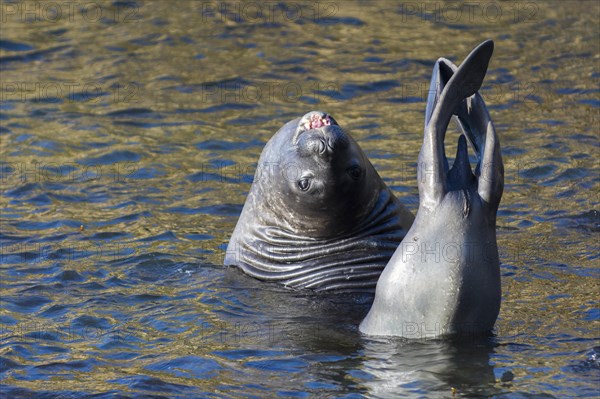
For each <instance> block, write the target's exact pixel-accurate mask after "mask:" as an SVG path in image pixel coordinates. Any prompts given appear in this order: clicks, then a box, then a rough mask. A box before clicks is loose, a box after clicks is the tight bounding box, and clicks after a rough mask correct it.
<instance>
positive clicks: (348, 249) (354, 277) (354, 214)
mask: <svg viewBox="0 0 600 399" xmlns="http://www.w3.org/2000/svg"><path fill="white" fill-rule="evenodd" d="M413 220H414V216H413V215H412V213H410V211H408V210H407V209H406V208H405V207H404V206H403V205H402V204H401V203H400V202H399V201H398V199H396V198H395V197H394V195H393V194H392V192H391V191H390V189H389V188H388V187H387V186H386V185H385V183H384V182H383V181H382V180H381V178H380V177H379V175H378V173H377V172H376V171H375V169H374V168H373V165H371V162H370V161H369V160H368V159H367V157H366V155H365V154H364V153H363V152H362V150H361V148H360V147H359V146H358V144H357V143H356V142H355V141H354V139H353V138H352V137H351V136H350V135H349V134H348V133H346V132H345V131H344V130H343V129H342V128H341V127H340V126H339V125H338V124H337V122H336V121H335V120H334V119H333V118H332V117H331V116H330V115H328V114H326V113H324V112H321V111H313V112H309V113H308V114H306V115H304V116H303V117H302V118H298V119H294V120H292V121H290V122H288V123H287V124H286V125H284V126H283V127H282V128H281V129H280V130H279V131H278V132H277V133H276V134H275V135H274V136H273V137H272V138H271V139H270V140H269V142H268V143H267V144H266V146H265V148H264V149H263V152H262V154H261V156H260V159H259V162H258V167H257V170H256V173H255V176H254V181H253V183H252V187H251V188H250V192H249V193H248V197H247V199H246V202H245V204H244V208H243V210H242V213H241V215H240V217H239V220H238V222H237V225H236V227H235V229H234V231H233V234H232V236H231V239H230V241H229V245H228V247H227V252H226V255H225V259H224V263H225V265H232V266H237V267H239V268H240V269H241V270H242V271H243V272H244V273H246V274H248V275H250V276H252V277H255V278H257V279H261V280H266V281H276V282H280V283H282V284H284V285H285V286H287V287H290V288H295V289H311V290H315V291H337V292H339V291H348V292H360V291H370V292H373V291H374V289H375V285H376V284H377V279H378V277H379V275H380V274H381V272H382V270H383V268H384V267H385V265H386V263H387V261H388V260H389V258H390V257H391V256H392V254H393V253H394V250H395V249H396V247H397V246H398V244H399V243H400V241H401V240H402V239H403V238H404V236H405V235H406V232H407V231H408V229H409V228H410V226H411V224H412V222H413Z"/></svg>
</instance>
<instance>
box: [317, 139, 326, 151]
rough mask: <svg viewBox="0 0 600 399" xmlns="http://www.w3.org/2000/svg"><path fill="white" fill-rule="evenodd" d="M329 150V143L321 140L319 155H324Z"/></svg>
mask: <svg viewBox="0 0 600 399" xmlns="http://www.w3.org/2000/svg"><path fill="white" fill-rule="evenodd" d="M326 150H327V143H325V140H323V139H321V140H319V154H323V153H324V152H325V151H326Z"/></svg>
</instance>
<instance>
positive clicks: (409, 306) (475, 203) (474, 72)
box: [359, 41, 504, 338]
mask: <svg viewBox="0 0 600 399" xmlns="http://www.w3.org/2000/svg"><path fill="white" fill-rule="evenodd" d="M492 52H493V42H492V41H486V42H483V43H482V44H480V45H479V46H478V47H476V48H475V49H474V50H473V51H472V52H471V54H469V56H468V57H467V58H466V59H465V60H464V62H463V63H462V64H461V66H460V67H459V68H456V66H455V65H454V64H453V63H452V62H450V61H448V60H446V59H443V58H442V59H439V60H438V61H437V62H436V64H435V66H434V71H433V75H432V79H431V87H430V96H429V98H428V103H427V109H426V112H425V132H424V140H423V145H422V148H421V152H420V154H419V165H418V172H417V177H418V185H419V209H418V212H417V216H416V219H415V222H414V224H413V225H412V227H411V229H410V231H409V232H408V234H407V235H406V237H405V238H404V240H403V241H402V243H401V244H400V246H399V247H398V249H397V250H396V252H395V253H394V255H393V257H392V258H391V259H390V261H389V263H388V264H387V266H386V268H385V270H384V271H383V273H382V274H381V277H380V278H379V281H378V283H377V289H376V292H375V299H374V302H373V304H372V306H371V309H370V311H369V313H368V314H367V316H366V317H365V319H364V320H363V321H362V323H361V324H360V327H359V329H360V331H361V332H363V333H365V334H368V335H390V336H402V337H406V338H427V337H439V336H441V335H452V334H465V333H468V334H473V333H485V332H487V331H490V330H491V329H492V328H493V326H494V323H495V321H496V318H497V316H498V313H499V310H500V295H501V290H500V268H499V257H498V248H497V244H496V213H497V210H498V206H499V204H500V198H501V196H502V190H503V185H504V177H503V175H504V171H503V165H502V158H501V155H500V144H499V141H498V137H497V136H496V132H495V129H494V126H493V124H492V121H491V119H490V116H489V113H488V111H487V108H486V106H485V103H484V102H483V99H482V98H481V96H480V95H479V94H478V93H477V90H479V88H480V86H481V84H482V82H483V79H484V77H485V73H486V71H487V66H488V63H489V60H490V58H491V55H492ZM453 115H454V116H455V117H456V118H457V119H458V122H459V125H460V127H461V128H462V131H463V134H462V135H461V136H460V138H459V141H458V150H457V154H456V158H455V161H454V164H453V166H452V168H451V169H449V168H448V161H447V159H446V156H445V153H444V138H445V135H446V129H447V126H448V123H449V121H450V119H451V118H452V117H453ZM467 140H468V141H469V142H470V143H471V145H472V146H473V147H474V149H475V152H476V154H477V157H478V165H477V168H476V169H475V173H473V172H472V171H471V166H470V163H469V159H468V154H467Z"/></svg>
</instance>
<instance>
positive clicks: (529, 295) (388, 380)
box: [0, 1, 600, 399]
mask: <svg viewBox="0 0 600 399" xmlns="http://www.w3.org/2000/svg"><path fill="white" fill-rule="evenodd" d="M58 3H60V2H58ZM58 3H57V2H53V3H50V2H43V1H42V2H39V3H32V2H26V3H19V2H17V3H14V2H2V3H0V6H1V7H2V15H0V17H1V18H2V25H1V28H0V29H1V30H0V33H1V36H0V68H1V79H0V84H1V95H2V97H1V99H0V100H1V101H0V111H1V113H0V139H1V159H2V161H1V162H2V163H1V164H0V166H1V173H2V174H1V183H0V184H1V190H2V196H1V199H0V201H1V203H0V207H1V210H2V212H1V217H2V220H1V230H0V234H1V236H0V239H1V245H2V252H1V255H2V262H1V268H0V273H1V274H0V289H1V290H2V291H1V300H0V301H1V302H0V305H1V308H0V327H1V330H0V374H1V376H2V382H1V385H0V390H1V391H0V392H2V393H3V394H4V397H7V398H9V397H10V398H29V397H44V398H63V399H66V398H91V397H94V398H112V397H131V398H142V397H168V398H199V397H207V398H213V397H214V398H217V397H218V398H230V397H231V398H233V397H235V398H238V397H257V398H258V397H260V398H263V397H347V398H356V397H381V398H387V397H402V398H406V397H415V398H416V397H427V398H437V397H443V398H450V397H453V396H454V397H496V398H505V397H507V398H508V397H510V398H526V397H544V398H553V397H555V398H564V397H597V396H598V395H599V389H600V386H599V379H600V365H599V361H598V356H600V355H599V352H600V349H599V346H600V312H599V311H598V292H600V290H599V288H600V287H599V280H598V278H599V277H600V276H599V272H598V270H599V269H598V266H599V264H598V256H599V255H598V254H599V245H598V243H599V236H598V232H599V230H600V216H599V213H598V210H599V204H598V198H599V197H598V188H599V178H598V176H599V175H598V170H599V165H598V155H599V148H598V147H599V145H600V141H599V138H598V128H599V120H600V118H599V116H600V98H599V97H600V96H599V90H600V86H599V79H600V68H599V59H600V48H599V47H600V40H599V38H600V32H599V30H600V28H599V25H598V21H599V20H600V6H599V5H598V3H597V2H595V1H582V2H501V3H494V2H491V3H487V2H486V3H477V2H475V3H469V4H472V5H466V3H465V5H463V6H462V8H456V7H457V6H456V4H457V3H448V4H446V3H442V2H429V3H421V2H408V3H403V4H396V3H395V2H383V1H382V2H330V3H310V2H306V3H290V4H289V5H288V6H283V5H280V4H279V3H277V4H276V3H264V4H259V3H238V2H232V3H212V2H210V3H209V2H200V1H189V2H188V1H172V2H171V1H169V2H167V1H164V2H159V1H154V2H150V1H148V2H112V3H111V2H98V3H88V2H79V3H77V5H73V4H75V3H60V4H58ZM36 4H37V5H36ZM57 4H58V6H56V5H57ZM61 4H62V5H61ZM70 4H71V6H70ZM24 7H28V8H24ZM57 7H58V8H57ZM486 38H492V39H494V40H495V42H496V51H495V54H494V57H493V59H492V62H491V65H490V68H489V71H488V75H487V78H486V82H485V85H484V87H483V89H482V94H483V96H484V98H485V99H486V101H487V103H488V105H489V108H490V113H491V115H492V118H493V120H494V122H495V124H496V129H497V131H498V134H499V136H500V139H501V143H502V151H503V158H504V162H505V169H506V181H505V193H504V196H503V198H502V203H501V205H500V210H499V215H498V241H499V246H500V250H501V262H502V265H501V272H502V286H503V303H502V310H501V313H500V317H499V320H498V322H497V326H496V331H495V335H494V336H493V337H490V338H487V339H479V340H476V339H472V340H467V342H464V341H463V342H452V341H444V340H435V339H433V340H427V341H422V342H406V341H403V340H398V339H374V338H367V337H363V336H361V335H360V334H359V333H358V331H357V328H356V326H357V324H358V322H359V321H360V320H361V317H362V316H363V315H364V313H365V312H366V311H367V310H368V303H369V298H354V297H321V296H317V297H315V296H311V295H306V294H302V293H294V292H289V291H286V290H283V289H282V288H280V287H277V286H274V285H271V284H262V283H258V282H255V281H253V280H251V279H248V278H246V277H244V276H241V275H239V273H236V272H235V271H232V270H227V269H225V268H224V267H223V266H222V259H223V256H224V251H225V248H226V244H227V241H228V238H229V235H230V234H231V232H232V230H233V227H234V225H235V223H236V220H237V217H238V215H239V213H240V212H241V207H242V205H243V203H244V200H245V196H246V194H247V192H248V189H249V187H250V183H251V181H252V176H253V174H254V171H255V169H256V162H257V160H258V156H259V154H260V151H261V149H262V146H263V145H264V144H265V143H266V142H267V140H268V139H269V138H270V137H271V135H272V134H273V133H274V132H275V131H276V130H277V129H278V128H279V127H280V126H282V125H283V124H284V123H285V122H287V121H288V120H290V119H292V118H296V117H299V116H301V115H303V114H304V113H306V112H308V111H310V110H313V109H322V110H324V111H327V112H329V113H331V114H332V115H333V116H334V117H335V118H336V120H337V121H338V122H339V123H340V124H341V125H342V126H343V127H344V128H347V129H348V130H349V131H350V132H351V134H352V135H353V136H354V137H355V138H356V140H357V141H358V142H359V143H360V145H361V146H362V148H363V149H364V150H365V152H366V153H367V155H368V156H369V158H370V159H371V161H372V162H373V164H374V165H375V167H376V169H377V170H378V171H379V173H380V174H381V176H382V177H383V178H384V180H385V181H386V182H387V183H388V185H389V186H390V187H392V189H393V190H394V192H395V193H396V194H397V195H398V196H399V197H400V198H401V199H402V201H403V202H404V203H405V204H406V205H407V206H408V207H409V208H410V209H411V210H412V211H413V212H415V211H416V209H417V206H418V192H417V188H416V181H415V177H416V169H415V165H416V159H417V154H418V151H419V148H420V145H421V140H422V125H423V115H424V109H425V99H426V97H427V89H428V85H429V76H430V73H431V68H432V66H433V63H434V62H435V60H436V58H437V57H440V56H446V57H449V58H450V59H452V60H454V61H456V62H460V61H461V60H462V58H463V57H464V56H465V55H466V54H467V53H468V52H469V50H470V49H471V48H472V47H474V46H475V45H476V44H477V43H479V42H480V41H482V40H484V39H486ZM451 132H453V130H452V131H451ZM453 134H454V133H449V136H448V137H449V139H448V142H447V147H448V148H447V152H448V154H454V149H453V147H454V143H455V139H450V138H451V137H452V138H454V137H455V136H453ZM425 333H427V332H425V331H424V334H425Z"/></svg>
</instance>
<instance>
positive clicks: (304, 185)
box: [298, 179, 310, 191]
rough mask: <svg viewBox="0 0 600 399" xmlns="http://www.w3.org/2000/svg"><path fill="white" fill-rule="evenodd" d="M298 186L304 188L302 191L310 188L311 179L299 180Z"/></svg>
mask: <svg viewBox="0 0 600 399" xmlns="http://www.w3.org/2000/svg"><path fill="white" fill-rule="evenodd" d="M298 187H300V190H302V191H306V190H308V188H309V187H310V180H309V179H302V180H298Z"/></svg>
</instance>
